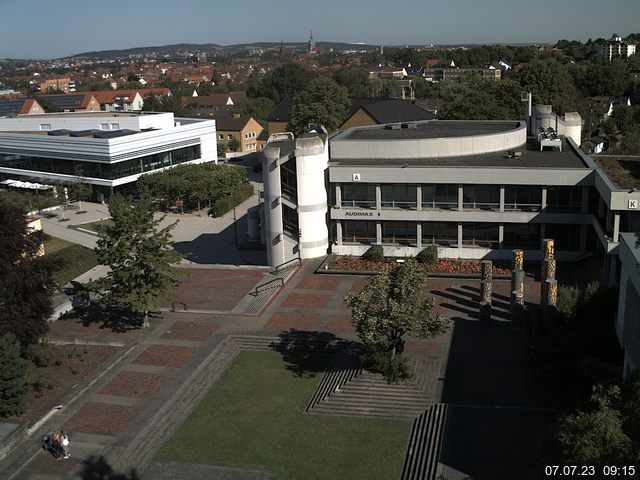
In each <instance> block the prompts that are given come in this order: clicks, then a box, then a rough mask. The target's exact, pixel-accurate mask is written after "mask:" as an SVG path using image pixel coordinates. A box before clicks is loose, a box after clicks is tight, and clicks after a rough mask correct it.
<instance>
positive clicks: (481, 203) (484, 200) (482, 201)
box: [462, 185, 500, 210]
mask: <svg viewBox="0 0 640 480" xmlns="http://www.w3.org/2000/svg"><path fill="white" fill-rule="evenodd" d="M462 206H463V208H472V209H482V210H498V209H499V208H500V187H498V186H494V185H465V186H464V188H463V200H462Z"/></svg>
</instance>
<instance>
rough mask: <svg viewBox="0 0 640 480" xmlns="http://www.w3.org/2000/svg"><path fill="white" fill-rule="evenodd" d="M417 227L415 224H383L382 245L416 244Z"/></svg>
mask: <svg viewBox="0 0 640 480" xmlns="http://www.w3.org/2000/svg"><path fill="white" fill-rule="evenodd" d="M416 227H417V224H416V223H415V222H382V243H399V244H404V245H409V244H415V243H416V237H417V235H416V232H417V228H416Z"/></svg>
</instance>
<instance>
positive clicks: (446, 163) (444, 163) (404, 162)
mask: <svg viewBox="0 0 640 480" xmlns="http://www.w3.org/2000/svg"><path fill="white" fill-rule="evenodd" d="M517 151H519V152H521V156H519V157H510V156H509V153H508V152H507V151H501V152H492V153H483V154H479V155H463V156H457V157H443V158H385V159H380V158H337V159H336V158H331V156H330V159H329V164H330V165H334V166H337V165H345V166H347V165H353V166H387V165H388V166H393V167H403V166H408V167H421V166H424V167H504V168H589V166H588V165H587V164H585V162H584V161H583V160H582V158H581V157H580V155H579V154H578V153H577V152H576V151H575V150H574V149H573V148H572V147H571V146H570V145H569V144H568V142H567V141H566V140H563V141H562V151H558V150H545V151H542V152H541V151H540V150H539V148H538V147H537V145H532V144H527V145H523V146H522V148H521V149H518V150H517Z"/></svg>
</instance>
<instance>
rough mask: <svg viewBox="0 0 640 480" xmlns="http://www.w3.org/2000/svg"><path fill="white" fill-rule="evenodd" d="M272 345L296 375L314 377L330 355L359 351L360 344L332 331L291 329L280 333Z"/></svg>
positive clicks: (323, 368) (320, 370)
mask: <svg viewBox="0 0 640 480" xmlns="http://www.w3.org/2000/svg"><path fill="white" fill-rule="evenodd" d="M278 337H279V340H278V342H274V343H273V344H271V347H272V348H273V349H274V350H275V351H276V352H279V353H280V354H281V355H282V358H283V360H284V361H285V363H286V364H287V370H290V371H291V372H293V373H294V375H295V376H296V377H304V378H308V377H313V376H315V375H316V374H318V373H320V372H324V371H325V369H326V367H327V361H328V358H329V355H330V354H331V353H333V352H336V351H357V349H358V344H357V343H356V342H352V341H350V340H345V339H343V338H340V337H337V336H336V335H334V334H333V333H330V332H318V331H312V332H311V331H303V330H296V329H293V328H292V329H291V330H289V331H287V332H282V333H281V334H280V335H278Z"/></svg>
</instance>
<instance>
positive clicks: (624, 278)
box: [616, 233, 640, 378]
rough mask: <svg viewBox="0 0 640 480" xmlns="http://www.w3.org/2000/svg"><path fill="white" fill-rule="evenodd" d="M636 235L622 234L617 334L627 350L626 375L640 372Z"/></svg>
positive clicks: (639, 267)
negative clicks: (639, 369)
mask: <svg viewBox="0 0 640 480" xmlns="http://www.w3.org/2000/svg"><path fill="white" fill-rule="evenodd" d="M635 243H636V237H635V235H634V234H632V233H623V234H621V242H620V249H619V257H620V263H621V265H622V268H621V272H620V294H619V297H618V318H617V321H616V334H617V335H618V340H619V342H620V345H621V346H622V348H623V349H624V371H623V375H624V377H625V378H628V376H629V375H630V373H631V372H633V371H634V370H636V369H638V368H640V248H638V247H636V246H635Z"/></svg>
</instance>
